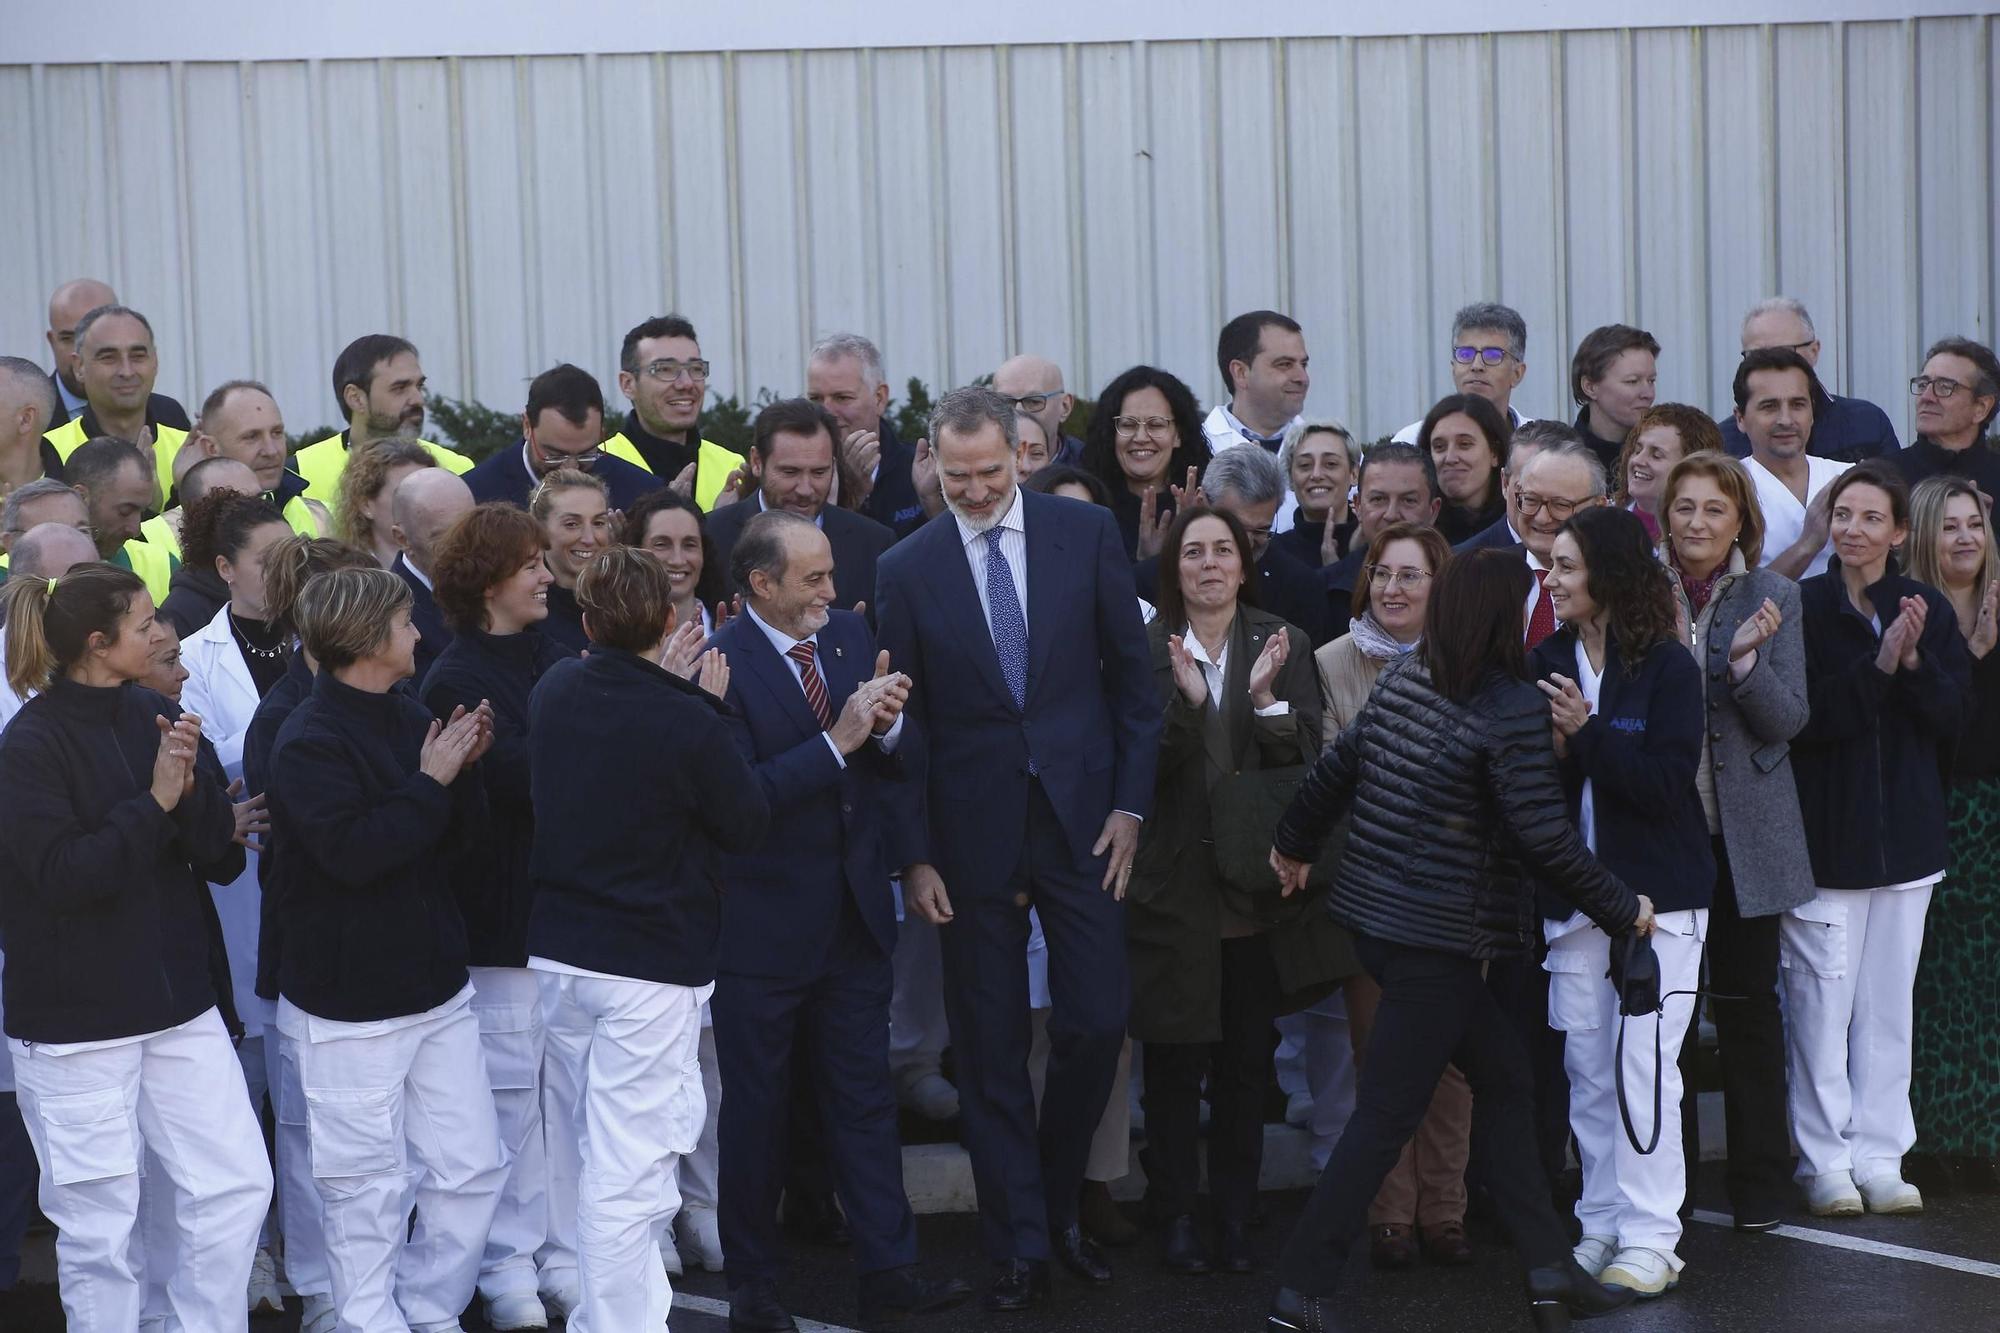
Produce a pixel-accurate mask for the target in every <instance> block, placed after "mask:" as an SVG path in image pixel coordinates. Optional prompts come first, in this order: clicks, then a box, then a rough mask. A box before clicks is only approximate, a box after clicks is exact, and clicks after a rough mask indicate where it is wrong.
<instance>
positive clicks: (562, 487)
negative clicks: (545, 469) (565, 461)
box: [528, 467, 611, 523]
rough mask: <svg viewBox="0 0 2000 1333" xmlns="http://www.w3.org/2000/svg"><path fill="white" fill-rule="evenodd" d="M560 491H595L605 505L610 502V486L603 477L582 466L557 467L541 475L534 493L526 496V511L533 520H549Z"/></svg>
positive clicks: (541, 521)
mask: <svg viewBox="0 0 2000 1333" xmlns="http://www.w3.org/2000/svg"><path fill="white" fill-rule="evenodd" d="M562 491H596V492H597V493H598V494H599V495H601V496H603V497H604V503H605V504H606V505H609V504H610V503H611V488H610V487H609V486H607V485H605V483H604V478H602V477H596V476H592V475H591V474H590V473H588V472H585V471H584V470H583V469H582V468H574V467H559V468H557V469H556V470H555V471H554V472H551V473H549V475H548V476H546V477H543V478H542V481H541V484H540V485H539V486H536V487H535V493H534V494H533V495H531V496H529V497H528V513H529V514H530V515H532V516H533V517H534V520H535V522H537V523H546V522H548V521H549V515H550V513H552V512H553V511H554V510H555V507H556V495H557V494H558V493H559V492H562Z"/></svg>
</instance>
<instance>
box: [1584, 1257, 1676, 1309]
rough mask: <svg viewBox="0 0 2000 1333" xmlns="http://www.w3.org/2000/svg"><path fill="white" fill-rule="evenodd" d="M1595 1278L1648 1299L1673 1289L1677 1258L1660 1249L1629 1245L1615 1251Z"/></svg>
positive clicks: (1609, 1285)
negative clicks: (1615, 1256)
mask: <svg viewBox="0 0 2000 1333" xmlns="http://www.w3.org/2000/svg"><path fill="white" fill-rule="evenodd" d="M1597 1280H1598V1281H1599V1282H1602V1283H1603V1284H1604V1285H1605V1286H1607V1287H1624V1288H1625V1289H1627V1290H1628V1291H1633V1292H1636V1293H1638V1296H1639V1299H1640V1300H1648V1299H1650V1298H1652V1297H1654V1296H1658V1295H1660V1294H1661V1293H1662V1292H1666V1291H1671V1290H1673V1287H1674V1284H1675V1283H1677V1282H1679V1281H1680V1280H1681V1274H1680V1260H1679V1259H1678V1258H1677V1257H1676V1256H1674V1255H1672V1254H1667V1253H1663V1252H1661V1251H1659V1250H1648V1249H1642V1248H1640V1247H1639V1246H1636V1245H1635V1246H1632V1247H1630V1248H1628V1249H1623V1250H1620V1251H1618V1257H1617V1258H1615V1259H1613V1260H1612V1261H1611V1262H1610V1263H1608V1264H1606V1265H1605V1266H1604V1271H1603V1272H1601V1273H1599V1274H1598V1275H1597Z"/></svg>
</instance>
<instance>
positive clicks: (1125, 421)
mask: <svg viewBox="0 0 2000 1333" xmlns="http://www.w3.org/2000/svg"><path fill="white" fill-rule="evenodd" d="M1111 424H1112V425H1113V426H1114V427H1116V428H1117V430H1118V438H1120V439H1121V440H1129V439H1131V438H1132V437H1133V436H1135V435H1138V434H1139V433H1140V430H1141V428H1142V427H1143V428H1144V430H1145V433H1146V434H1147V435H1165V434H1166V433H1167V432H1168V431H1171V430H1172V429H1173V428H1174V423H1173V421H1172V420H1171V419H1170V418H1167V417H1119V418H1117V419H1116V420H1114V421H1113V422H1112V423H1111Z"/></svg>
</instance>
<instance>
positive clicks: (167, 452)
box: [43, 412, 188, 509]
mask: <svg viewBox="0 0 2000 1333" xmlns="http://www.w3.org/2000/svg"><path fill="white" fill-rule="evenodd" d="M187 437H188V433H187V432H186V431H184V430H176V429H174V428H173V427H172V426H161V425H155V426H154V427H153V470H154V471H155V472H156V473H158V474H159V481H160V498H159V501H158V503H156V504H155V505H154V508H156V509H165V508H166V507H167V497H168V496H169V495H171V494H172V493H173V489H174V459H175V458H176V457H178V456H179V454H180V451H181V446H182V445H183V444H186V443H187ZM43 438H44V439H46V440H47V441H48V442H49V443H50V444H53V445H54V446H55V447H56V453H57V455H58V456H59V457H61V459H62V460H63V462H65V463H67V462H68V461H69V456H70V455H71V454H73V453H75V452H76V451H77V450H78V449H79V448H80V447H81V446H82V445H83V444H84V442H85V441H87V440H89V439H90V436H88V435H86V434H84V432H83V413H81V412H79V413H77V414H76V415H75V416H74V417H72V418H70V419H69V420H68V421H66V422H64V423H63V424H62V425H60V426H57V427H56V428H55V429H54V430H52V431H48V432H46V433H45V434H44V435H43ZM142 447H143V446H142Z"/></svg>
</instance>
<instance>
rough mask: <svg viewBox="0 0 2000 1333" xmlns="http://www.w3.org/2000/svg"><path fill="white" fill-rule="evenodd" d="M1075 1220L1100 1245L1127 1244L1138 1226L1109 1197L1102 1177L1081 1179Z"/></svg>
mask: <svg viewBox="0 0 2000 1333" xmlns="http://www.w3.org/2000/svg"><path fill="white" fill-rule="evenodd" d="M1076 1220H1077V1222H1078V1223H1080V1224H1081V1225H1082V1227H1083V1229H1084V1231H1085V1232H1087V1233H1088V1234H1089V1236H1090V1238H1091V1239H1092V1240H1094V1241H1096V1242H1097V1243H1098V1244H1099V1245H1130V1244H1131V1243H1132V1242H1133V1241H1135V1240H1137V1239H1139V1228H1137V1227H1135V1226H1133V1225H1132V1223H1130V1222H1129V1221H1127V1220H1126V1218H1125V1213H1124V1210H1123V1209H1121V1208H1119V1206H1118V1201H1117V1200H1116V1199H1114V1198H1112V1197H1111V1187H1110V1186H1109V1185H1107V1184H1105V1183H1104V1182H1103V1181H1101V1180H1086V1181H1084V1182H1083V1193H1082V1194H1080V1195H1079V1196H1077V1217H1076Z"/></svg>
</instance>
